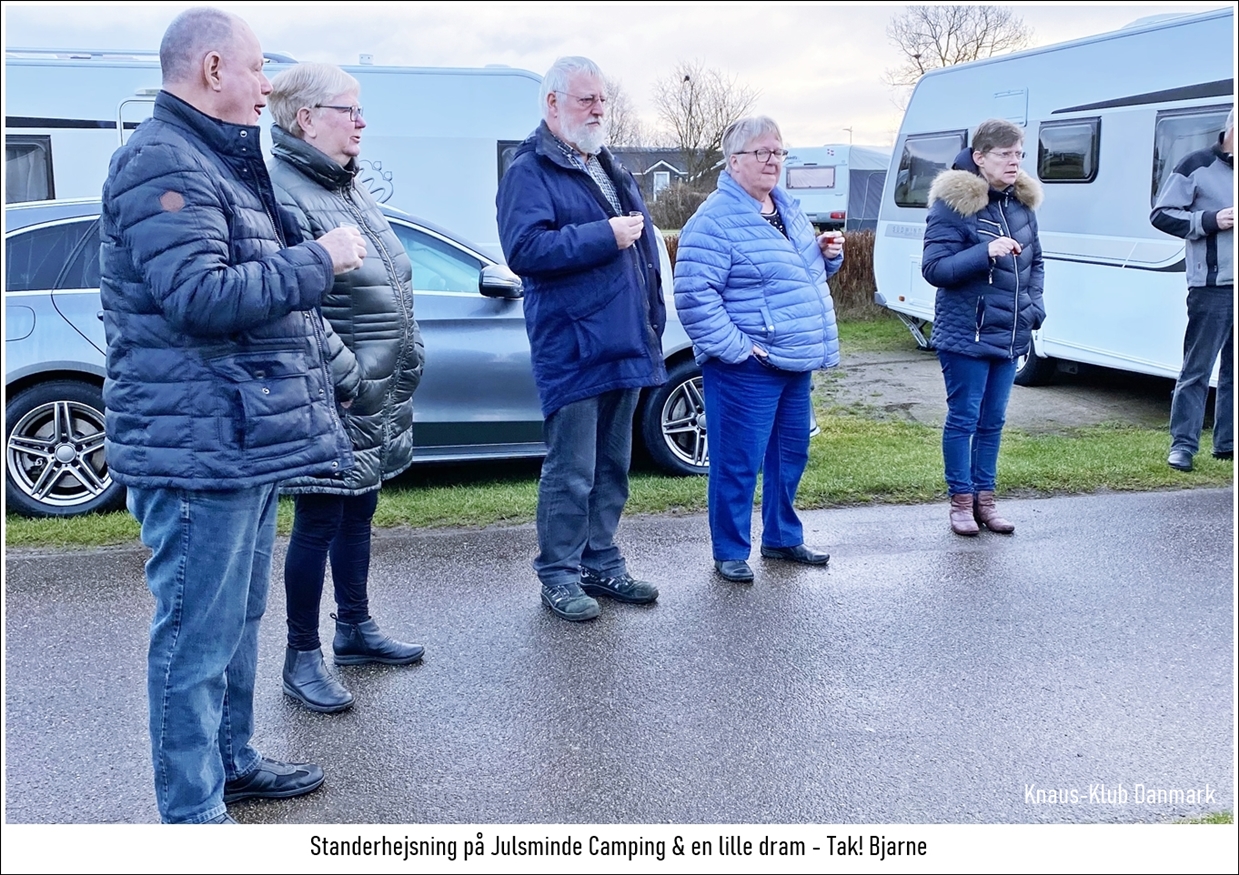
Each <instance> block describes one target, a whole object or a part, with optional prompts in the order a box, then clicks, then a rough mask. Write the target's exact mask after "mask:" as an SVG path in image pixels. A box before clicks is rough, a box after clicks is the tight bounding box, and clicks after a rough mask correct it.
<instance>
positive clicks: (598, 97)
mask: <svg viewBox="0 0 1239 875" xmlns="http://www.w3.org/2000/svg"><path fill="white" fill-rule="evenodd" d="M555 93H556V94H562V95H564V96H565V97H571V98H572V99H573V100H575V101H576V104H577V106H579V107H580V108H581V109H593V108H594V104H595V103H596V104H598V105H599V106H602V107H605V106H606V105H607V98H606V97H605V96H604V95H602V94H591V95H589V96H588V97H581V96H580V95H578V94H569V93H568V92H567V91H556V92H555Z"/></svg>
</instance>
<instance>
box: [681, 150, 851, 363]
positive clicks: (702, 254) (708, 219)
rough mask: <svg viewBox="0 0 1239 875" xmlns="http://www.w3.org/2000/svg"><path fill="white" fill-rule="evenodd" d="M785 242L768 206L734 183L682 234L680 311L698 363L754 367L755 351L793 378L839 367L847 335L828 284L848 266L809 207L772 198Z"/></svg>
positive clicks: (777, 193)
mask: <svg viewBox="0 0 1239 875" xmlns="http://www.w3.org/2000/svg"><path fill="white" fill-rule="evenodd" d="M771 197H772V198H773V199H774V203H775V206H776V207H777V208H778V211H779V215H780V217H781V218H782V220H783V225H784V227H786V228H787V236H786V237H784V236H783V235H782V234H780V233H779V232H778V230H777V229H775V228H774V226H772V225H771V224H770V223H769V222H768V221H766V220H765V219H763V218H762V217H761V204H760V203H759V202H758V201H757V200H756V199H754V198H753V197H752V196H751V195H749V193H748V192H746V191H745V190H744V189H743V188H741V187H740V184H739V183H737V182H736V181H735V180H734V179H732V178H731V174H729V173H727V172H726V171H723V172H722V173H721V174H719V178H718V189H717V190H715V191H714V192H713V193H712V194H711V195H710V196H709V197H708V198H707V199H706V202H705V203H703V204H702V205H701V207H700V208H699V209H698V210H697V212H696V213H694V214H693V217H692V218H691V219H689V220H688V223H687V224H685V226H684V231H683V232H682V233H681V234H680V243H679V248H678V249H677V250H676V261H675V308H676V310H677V311H678V312H679V314H680V322H681V323H682V324H683V325H684V330H685V331H687V332H688V336H689V337H690V338H691V339H692V341H693V348H694V351H695V353H696V358H697V361H698V363H700V362H704V361H706V360H707V359H718V360H720V361H723V362H726V363H728V364H737V363H739V362H742V361H744V360H745V359H747V358H748V357H749V356H750V355H752V352H753V346H754V344H756V345H758V346H760V347H761V348H762V349H764V350H766V351H767V352H768V353H769V354H770V363H771V364H773V365H775V366H776V367H779V368H783V369H784V370H788V371H812V370H817V369H819V368H830V367H834V366H835V365H837V364H839V329H838V326H837V325H836V324H835V304H834V301H833V300H832V299H831V297H830V286H829V285H827V283H826V280H827V278H829V277H831V276H833V275H834V274H835V272H836V271H838V270H839V268H840V267H841V266H842V265H843V256H842V255H840V256H839V257H838V258H834V259H831V260H830V261H826V260H825V259H824V258H823V257H822V252H821V250H820V249H819V248H818V245H817V238H816V235H815V234H814V232H813V226H812V225H810V224H809V220H808V219H807V218H806V217H805V214H804V212H803V211H802V210H801V209H800V202H799V201H797V200H794V199H793V198H791V197H790V196H789V195H788V194H787V193H786V192H784V191H783V189H781V188H777V187H776V188H775V189H774V191H773V192H772V193H771Z"/></svg>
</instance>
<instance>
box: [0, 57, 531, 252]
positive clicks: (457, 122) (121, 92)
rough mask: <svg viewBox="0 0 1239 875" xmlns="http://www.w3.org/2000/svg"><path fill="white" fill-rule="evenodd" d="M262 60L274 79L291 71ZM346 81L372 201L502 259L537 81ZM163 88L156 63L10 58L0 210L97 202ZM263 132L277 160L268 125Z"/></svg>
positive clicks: (427, 72) (441, 77) (403, 70)
mask: <svg viewBox="0 0 1239 875" xmlns="http://www.w3.org/2000/svg"><path fill="white" fill-rule="evenodd" d="M267 57H268V66H267V74H268V75H269V76H274V75H275V74H276V73H278V72H279V71H280V70H283V69H286V68H287V67H288V66H289V65H290V64H291V63H292V62H293V61H292V59H291V58H288V57H285V56H280V55H268V56H267ZM344 69H345V70H347V71H348V72H349V73H350V74H351V75H352V76H354V77H355V78H356V79H357V80H358V82H360V83H361V98H362V104H363V105H364V106H365V109H366V122H367V123H368V127H367V128H366V133H365V138H364V148H363V150H362V159H361V163H362V168H363V169H362V181H363V182H364V183H365V184H366V185H367V186H368V187H369V189H370V191H371V192H372V193H373V194H374V195H375V198H376V199H377V200H378V201H379V202H381V203H385V204H389V205H391V206H393V207H397V208H399V209H401V210H404V211H405V212H408V213H412V214H414V215H417V216H420V217H422V218H425V219H428V220H430V221H432V222H435V223H436V224H439V225H442V226H443V227H445V228H451V229H452V231H453V232H454V233H457V234H460V235H461V236H462V237H464V238H466V239H468V240H470V241H471V242H472V243H474V244H476V245H478V246H480V247H482V248H483V249H484V250H485V251H487V252H488V254H490V255H492V256H494V257H501V254H500V252H499V233H498V229H497V227H496V224H495V192H496V191H497V189H498V184H499V175H500V173H501V171H502V170H503V169H504V168H506V166H507V163H508V162H510V161H511V158H512V154H513V152H514V150H515V147H516V146H517V145H518V144H519V143H520V142H521V141H522V140H524V139H525V137H527V136H528V135H529V133H530V132H531V131H533V129H534V128H535V127H537V125H538V122H539V121H540V120H541V115H540V113H539V110H538V89H539V88H540V86H541V81H542V79H541V77H540V76H538V75H537V74H534V73H530V72H528V71H525V70H517V69H513V68H511V67H503V66H493V67H482V68H450V67H442V68H432V67H379V66H369V65H359V66H348V67H344ZM159 84H160V75H159V59H158V56H157V55H154V54H151V53H143V52H91V51H76V50H56V49H13V48H10V49H6V50H5V62H4V89H5V123H4V143H5V166H6V171H7V173H6V183H5V202H6V203H14V202H17V201H30V200H44V199H50V198H77V197H98V196H99V195H100V192H101V190H102V188H103V181H104V179H106V177H107V168H108V160H109V159H110V158H111V156H112V153H113V152H114V151H115V150H116V149H117V147H118V146H119V145H120V144H121V142H122V141H123V139H124V138H126V137H128V136H129V133H130V132H131V131H132V129H133V128H134V127H136V126H137V123H138V122H140V121H141V120H142V119H144V118H147V117H148V116H149V115H150V114H151V109H152V107H153V106H154V95H155V94H156V92H157V91H158V89H159ZM260 125H261V127H262V130H263V145H264V148H265V149H266V151H267V153H268V154H270V145H271V142H270V127H271V117H270V115H269V114H264V115H263V118H262V120H261V122H260Z"/></svg>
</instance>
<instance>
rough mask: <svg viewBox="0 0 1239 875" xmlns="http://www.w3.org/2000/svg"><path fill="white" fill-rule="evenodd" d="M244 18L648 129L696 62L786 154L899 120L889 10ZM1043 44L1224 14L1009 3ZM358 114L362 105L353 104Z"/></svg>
mask: <svg viewBox="0 0 1239 875" xmlns="http://www.w3.org/2000/svg"><path fill="white" fill-rule="evenodd" d="M193 5H200V4H195V3H144V4H142V5H140V6H139V5H126V4H115V3H106V4H105V3H100V4H93V5H72V6H70V5H68V4H35V3H7V2H6V3H5V4H4V10H3V14H4V26H5V30H4V42H5V45H6V46H23V47H59V48H88V49H155V48H157V47H158V45H159V39H160V36H161V35H162V33H163V30H164V28H165V27H166V26H167V24H168V22H169V21H171V20H172V18H173V16H175V15H176V13H177V12H178V11H179V10H181V9H184V8H187V7H189V6H193ZM215 5H217V6H219V7H221V8H225V9H229V10H231V11H234V12H236V13H238V14H239V15H241V16H243V17H244V18H245V19H246V20H247V21H248V22H249V23H250V25H251V26H252V27H253V28H254V31H255V33H257V35H258V38H259V40H260V41H261V42H262V46H263V48H264V49H266V50H268V51H279V52H285V53H287V54H290V55H292V56H294V57H296V58H297V59H298V60H303V61H328V62H331V63H336V64H355V63H357V60H358V56H359V55H360V54H361V53H363V52H364V53H369V54H372V55H373V56H374V60H375V63H376V64H407V65H416V66H463V67H472V66H483V65H485V64H508V65H511V66H513V67H521V68H524V69H527V70H533V71H534V72H536V73H539V74H541V73H544V72H545V71H546V68H547V67H548V66H549V65H550V64H551V62H552V61H553V60H554V59H555V58H556V57H558V56H560V55H570V54H571V55H575V54H580V55H587V56H589V57H591V58H593V59H594V60H595V61H596V62H597V63H598V64H599V65H600V66H601V67H602V68H603V70H604V71H605V72H606V73H607V75H608V76H611V77H614V78H616V79H618V80H619V81H620V83H621V84H622V86H623V87H624V90H625V91H626V92H627V93H628V95H629V97H630V99H631V100H632V102H633V103H634V105H635V108H636V110H637V111H638V113H639V114H640V115H641V116H643V117H644V119H645V120H647V121H649V122H653V121H654V112H653V106H652V103H651V101H650V93H651V90H652V87H653V85H654V83H655V81H656V80H658V79H659V78H662V77H665V76H666V75H667V74H668V72H669V71H670V69H671V68H672V67H673V65H674V64H675V63H676V62H677V61H681V60H685V61H693V60H699V61H701V62H703V63H704V64H705V65H706V66H707V67H715V68H718V69H720V70H723V71H725V72H726V73H728V74H730V75H733V76H735V77H736V79H737V81H739V82H742V83H744V84H746V85H748V86H750V87H751V88H753V89H755V90H757V91H758V92H760V97H759V99H758V102H757V104H756V107H755V109H756V111H758V112H761V113H764V114H766V115H770V116H773V117H774V118H775V119H776V120H777V121H778V122H779V123H780V125H781V126H782V129H783V134H784V137H785V138H786V140H787V142H788V144H790V145H797V146H807V145H821V144H825V143H846V142H848V134H847V132H846V130H845V128H848V127H851V128H852V129H853V142H855V143H858V144H861V143H868V144H874V145H883V146H889V145H890V144H891V143H893V141H894V139H895V134H896V131H897V129H898V127H899V120H900V116H901V114H902V113H901V111H900V110H899V108H898V107H897V104H896V100H895V95H894V93H893V91H892V89H891V88H889V87H888V86H886V85H885V84H883V82H882V74H883V72H884V71H885V70H886V69H888V68H891V67H894V66H895V65H896V64H897V63H898V62H899V57H898V55H897V53H896V50H895V48H894V47H893V46H892V45H891V44H890V42H889V41H888V40H887V37H886V34H885V29H886V25H887V22H888V21H889V20H890V18H891V17H892V15H894V14H895V13H896V12H898V11H899V10H900V9H901V8H902V7H901V6H899V5H880V4H872V3H866V4H863V5H844V4H838V3H834V4H830V5H825V4H820V3H773V2H762V0H751V2H741V3H727V4H723V3H718V2H712V3H640V2H624V3H588V4H585V3H573V4H566V3H502V4H500V3H450V2H434V3H418V2H404V3H367V2H349V3H338V4H328V3H312V4H296V5H291V4H266V3H258V2H253V3H217V4H215ZM1011 5H1012V6H1013V7H1014V8H1015V10H1016V12H1017V14H1018V15H1020V16H1021V17H1022V18H1023V19H1024V21H1025V23H1026V24H1028V25H1029V26H1031V27H1032V29H1033V32H1034V38H1033V43H1034V45H1048V44H1050V43H1055V42H1061V41H1063V40H1068V39H1076V38H1079V37H1083V36H1089V35H1092V34H1096V33H1102V32H1105V31H1108V30H1114V29H1117V28H1120V27H1122V26H1124V25H1126V24H1129V23H1130V22H1132V21H1134V20H1135V19H1137V18H1141V17H1144V16H1149V15H1158V14H1165V13H1174V12H1178V13H1182V12H1203V11H1206V10H1210V9H1217V8H1221V7H1224V6H1225V5H1226V4H1219V3H1213V4H1209V3H1205V4H1182V5H1172V4H1164V3H1163V4H1146V5H1139V4H1133V5H1124V6H1118V5H1110V6H1101V5H1098V6H1090V5H1077V4H1060V5H1023V4H1011ZM362 97H363V102H364V97H365V95H363V96H362Z"/></svg>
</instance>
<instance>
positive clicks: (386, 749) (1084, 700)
mask: <svg viewBox="0 0 1239 875" xmlns="http://www.w3.org/2000/svg"><path fill="white" fill-rule="evenodd" d="M1004 508H1005V510H1006V511H1007V512H1009V515H1010V517H1011V518H1012V519H1013V520H1014V521H1015V522H1016V524H1017V526H1018V531H1017V532H1016V534H1015V535H1013V536H1010V537H1003V536H999V535H993V534H989V533H985V534H982V535H981V536H980V537H978V538H974V539H964V538H959V537H956V536H953V535H951V534H950V532H949V530H948V528H947V525H946V511H945V506H917V507H891V506H881V507H866V508H854V509H844V510H827V511H813V512H809V513H807V514H806V515H805V518H806V523H807V530H808V540H809V542H810V543H812V544H815V545H820V546H826V547H828V548H829V549H830V551H831V553H832V554H833V559H832V560H831V565H830V567H829V569H827V570H820V569H804V568H799V567H787V566H786V565H780V564H777V563H773V562H769V561H761V560H758V561H757V562H756V563H755V564H756V566H757V574H758V578H757V582H756V583H755V584H754V585H752V586H736V585H731V584H726V583H724V582H723V581H721V580H719V579H718V578H716V577H714V575H713V574H712V571H711V567H710V561H709V539H708V534H707V527H706V521H705V518H704V517H703V516H700V515H691V516H657V517H638V518H629V519H626V520H625V521H624V523H623V525H622V528H621V533H620V534H621V540H622V543H623V544H624V545H626V548H627V551H628V554H629V557H630V560H631V561H632V563H633V565H634V567H635V569H636V570H637V571H639V572H641V573H642V574H643V575H645V576H648V577H649V578H651V579H653V580H656V581H657V582H658V583H659V584H660V586H661V587H662V591H663V596H662V598H661V599H660V601H659V602H658V604H657V605H655V606H652V607H649V608H634V607H623V606H616V605H611V604H606V605H604V609H603V613H602V616H601V617H600V618H599V619H598V620H597V621H594V622H592V623H589V624H583V625H573V624H568V623H565V622H562V621H560V620H557V619H555V618H554V617H552V616H551V615H550V613H549V612H548V611H547V610H546V609H545V608H544V607H542V606H541V605H540V603H539V601H538V598H537V588H536V584H535V582H534V579H533V576H532V573H531V571H530V569H529V560H530V557H531V555H532V552H533V549H534V533H533V530H532V528H531V527H528V526H526V527H516V528H496V529H489V530H484V531H465V532H384V533H381V534H380V535H379V536H378V537H377V538H376V541H375V551H374V565H373V574H372V576H373V585H372V599H371V604H372V608H373V610H374V612H375V616H376V617H377V619H378V620H379V621H380V622H381V623H382V624H383V626H384V627H385V628H387V629H389V630H391V631H393V632H396V633H400V634H409V635H410V636H411V637H412V638H413V639H414V640H418V641H422V642H424V643H425V644H426V645H427V648H428V653H427V657H426V659H425V662H424V663H423V664H422V665H420V666H415V667H409V668H388V667H373V668H350V669H345V670H343V671H342V672H341V674H342V677H343V679H344V681H345V683H346V684H347V685H348V686H349V688H350V689H351V690H353V692H354V693H355V694H356V697H357V703H356V706H355V707H354V708H353V709H352V710H351V711H350V712H347V713H344V714H341V715H320V714H314V713H310V712H308V711H305V710H302V709H301V708H299V707H298V706H296V705H294V704H293V703H292V702H291V701H290V700H288V699H287V698H286V697H285V696H284V695H283V693H282V691H281V688H280V680H279V672H280V668H281V665H282V660H283V647H284V642H283V625H284V624H283V612H284V598H283V594H282V584H281V580H280V576H279V574H278V571H277V574H276V581H275V585H274V587H273V590H272V598H271V602H270V606H269V609H268V614H267V618H266V620H265V621H264V624H263V629H262V636H261V654H260V669H259V689H258V695H257V702H256V711H257V725H258V735H257V738H256V741H257V743H258V745H259V747H260V749H261V750H263V751H264V752H265V753H267V754H269V755H272V756H276V757H281V758H286V757H306V758H312V759H314V760H316V761H318V762H320V763H322V764H323V765H324V767H325V768H326V770H327V775H328V777H327V782H326V784H325V785H324V786H323V788H322V789H321V790H319V791H318V792H316V793H314V794H312V795H310V796H308V797H305V798H303V799H298V800H288V801H282V802H250V803H244V804H239V805H236V806H233V809H232V810H233V813H234V815H235V816H236V817H237V818H238V819H240V820H241V821H243V822H264V823H267V822H306V823H314V822H325V823H331V822H371V823H393V822H394V823H417V822H424V823H452V822H466V823H487V822H496V823H507V822H516V823H537V822H548V823H558V822H567V823H576V822H583V823H614V822H620V823H624V822H627V823H648V822H671V823H733V822H736V823H800V822H813V823H849V822H851V823H892V822H893V823H899V822H910V823H914V822H943V823H976V822H983V823H991V822H996V823H1014V822H1133V821H1167V820H1173V819H1176V818H1179V817H1183V816H1187V815H1196V814H1203V813H1206V812H1209V811H1220V810H1231V811H1233V810H1234V800H1233V798H1231V787H1232V784H1233V770H1234V765H1233V749H1234V747H1233V746H1234V739H1233V725H1234V695H1233V691H1234V672H1233V665H1232V655H1233V652H1234V651H1233V647H1234V614H1233V587H1234V583H1233V581H1234V560H1233V554H1232V550H1233V543H1234V528H1233V518H1234V516H1233V514H1234V507H1233V491H1232V490H1230V489H1226V490H1195V491H1182V492H1163V493H1147V494H1119V495H1095V496H1086V497H1064V498H1051V499H1039V500H1010V501H1007V502H1006V503H1005V504H1004ZM143 560H144V554H143V552H142V551H141V550H139V549H135V548H123V549H109V550H96V551H83V552H71V553H52V552H25V551H10V552H9V554H8V557H7V616H6V621H5V622H6V625H5V648H6V657H7V684H6V686H5V693H4V694H5V701H6V706H7V759H6V770H7V775H6V777H7V799H6V812H5V814H6V817H7V818H8V820H9V822H17V823H45V822H72V823H80V822H88V823H89V822H149V821H153V820H155V819H156V812H155V807H154V801H153V793H152V790H151V787H150V781H151V777H150V765H149V761H148V750H147V730H146V700H145V692H144V654H145V644H146V624H147V622H148V618H149V615H150V609H151V599H150V596H149V594H148V593H147V592H146V590H145V588H144V584H143V579H142V562H143ZM281 561H282V553H281V554H280V555H277V569H278V567H279V563H280V562H281ZM327 601H330V599H327ZM326 611H327V606H324V618H323V623H324V625H323V628H324V629H327V628H328V623H329V620H328V619H327V616H326ZM1119 785H1121V787H1122V789H1123V790H1125V791H1126V793H1127V796H1126V797H1124V798H1125V801H1122V802H1120V801H1118V797H1117V795H1116V796H1115V797H1114V798H1115V801H1113V802H1111V801H1110V797H1109V796H1108V794H1109V793H1110V792H1112V791H1116V790H1117V789H1118V788H1119ZM1138 787H1139V788H1142V790H1141V791H1140V792H1143V793H1145V794H1146V795H1145V796H1141V797H1140V799H1141V800H1147V792H1148V791H1149V790H1152V791H1154V793H1156V791H1158V790H1161V791H1165V792H1164V793H1163V796H1162V797H1161V798H1162V799H1163V800H1165V801H1161V802H1158V801H1156V799H1157V797H1156V795H1155V796H1154V800H1155V801H1154V803H1153V804H1147V802H1146V804H1138V800H1137V796H1136V794H1137V792H1138V791H1137V788H1138ZM1098 788H1100V791H1099V790H1098ZM1038 791H1056V793H1059V794H1061V793H1063V792H1064V791H1067V792H1074V793H1075V794H1076V795H1075V797H1074V798H1073V797H1071V796H1068V801H1067V802H1066V803H1059V802H1050V801H1048V800H1049V799H1050V798H1051V797H1050V796H1047V795H1045V794H1044V793H1043V794H1042V795H1038ZM1171 791H1173V792H1174V795H1170V794H1171ZM1207 791H1211V795H1208V796H1206V795H1205V793H1206V792H1207ZM1189 794H1190V795H1189ZM1054 798H1057V797H1054Z"/></svg>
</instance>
